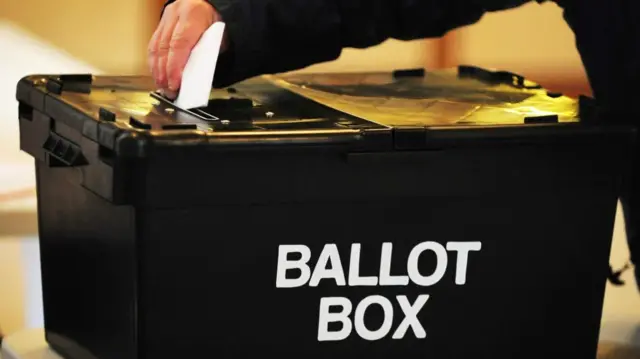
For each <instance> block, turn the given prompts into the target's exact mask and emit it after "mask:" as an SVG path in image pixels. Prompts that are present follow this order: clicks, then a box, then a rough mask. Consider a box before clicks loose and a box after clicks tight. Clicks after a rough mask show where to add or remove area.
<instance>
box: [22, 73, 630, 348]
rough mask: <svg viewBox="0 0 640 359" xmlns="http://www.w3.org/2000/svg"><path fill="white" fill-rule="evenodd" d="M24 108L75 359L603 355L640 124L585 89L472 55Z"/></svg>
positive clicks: (55, 91) (33, 79) (96, 80)
mask: <svg viewBox="0 0 640 359" xmlns="http://www.w3.org/2000/svg"><path fill="white" fill-rule="evenodd" d="M17 98H18V100H19V116H20V130H21V147H22V149H23V150H24V151H26V152H27V153H29V154H30V155H32V156H33V157H34V158H35V166H36V173H37V193H38V213H39V231H40V244H41V247H40V248H41V262H42V280H43V296H44V313H45V327H46V338H47V341H48V342H49V343H50V345H51V346H52V347H53V348H54V349H55V350H57V351H58V352H59V353H60V354H61V355H63V356H64V357H65V358H68V359H85V358H99V359H131V358H145V359H162V358H172V359H173V358H252V357H257V356H260V355H277V356H278V357H279V358H296V359H300V358H316V357H317V358H345V359H346V358H368V359H374V358H406V359H409V358H439V359H447V358H452V359H455V358H493V359H514V358H521V359H522V358H525V359H528V358H531V359H533V358H535V359H540V358H563V359H564V358H595V353H596V346H597V341H598V335H599V326H600V318H601V312H602V303H603V293H604V289H605V284H606V283H605V282H606V278H607V274H608V259H609V252H610V245H611V239H612V233H613V225H614V218H615V212H616V205H617V198H618V196H619V191H620V190H621V183H622V180H623V179H624V178H625V171H626V170H625V167H626V165H627V163H628V161H629V158H630V156H631V144H632V142H633V141H634V135H635V133H634V130H633V129H632V128H629V127H626V126H624V125H617V124H613V122H611V123H609V122H608V120H607V119H606V118H601V117H600V116H598V115H597V112H596V111H590V110H589V109H593V106H591V105H589V103H590V102H588V101H584V102H581V101H577V100H574V99H571V98H568V97H565V96H562V95H560V94H553V93H548V92H546V91H545V90H544V89H542V88H541V87H540V86H538V85H537V84H535V83H532V82H530V81H528V80H526V79H524V78H522V77H520V76H518V75H514V74H510V73H508V72H492V71H490V70H484V69H480V68H474V67H468V66H461V67H460V68H458V69H454V70H443V71H435V72H423V71H398V72H391V73H362V74H334V75H330V74H285V75H280V76H264V77H258V78H254V79H251V80H247V81H244V82H242V83H239V84H237V85H235V86H234V87H231V88H225V89H215V90H213V91H212V93H211V97H210V102H209V105H208V106H206V107H203V108H198V109H192V110H187V109H180V108H176V107H174V105H173V104H172V102H171V101H168V100H167V99H165V98H163V97H162V96H161V95H159V94H157V93H155V92H154V86H153V84H152V82H151V80H150V79H149V78H145V77H109V76H104V77H101V76H90V75H61V76H52V75H47V76H40V75H37V76H30V77H25V78H24V79H22V80H21V81H20V82H19V84H18V86H17ZM581 104H582V105H581Z"/></svg>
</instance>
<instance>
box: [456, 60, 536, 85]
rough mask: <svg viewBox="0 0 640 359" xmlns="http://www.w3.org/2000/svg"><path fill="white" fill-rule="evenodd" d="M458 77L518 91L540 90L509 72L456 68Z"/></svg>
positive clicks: (473, 67) (477, 68)
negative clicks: (513, 88) (510, 87)
mask: <svg viewBox="0 0 640 359" xmlns="http://www.w3.org/2000/svg"><path fill="white" fill-rule="evenodd" d="M458 77H460V78H472V79H476V80H479V81H482V82H488V83H492V84H505V85H510V86H513V87H515V88H519V89H541V88H542V86H540V85H539V84H534V83H528V81H527V80H526V79H525V78H524V76H521V75H518V74H515V73H513V72H509V71H491V70H487V69H483V68H480V67H477V66H469V65H460V66H458Z"/></svg>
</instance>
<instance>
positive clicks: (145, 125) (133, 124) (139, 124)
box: [129, 117, 151, 130]
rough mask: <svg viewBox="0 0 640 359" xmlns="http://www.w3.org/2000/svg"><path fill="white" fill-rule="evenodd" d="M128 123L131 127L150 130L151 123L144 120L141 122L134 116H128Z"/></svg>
mask: <svg viewBox="0 0 640 359" xmlns="http://www.w3.org/2000/svg"><path fill="white" fill-rule="evenodd" d="M129 125H131V127H133V128H138V129H141V130H150V129H151V125H150V124H148V123H145V122H142V121H140V120H138V119H136V118H135V117H130V118H129Z"/></svg>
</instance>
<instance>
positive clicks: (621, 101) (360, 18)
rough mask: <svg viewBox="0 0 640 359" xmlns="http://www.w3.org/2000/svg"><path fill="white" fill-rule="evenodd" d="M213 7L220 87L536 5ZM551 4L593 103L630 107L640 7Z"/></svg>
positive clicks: (315, 0)
mask: <svg viewBox="0 0 640 359" xmlns="http://www.w3.org/2000/svg"><path fill="white" fill-rule="evenodd" d="M171 1H172V0H169V2H171ZM208 1H209V2H210V3H211V4H212V5H213V6H214V7H215V8H216V9H217V10H218V12H219V13H220V14H221V15H222V18H223V19H224V21H225V22H226V23H227V29H228V35H229V39H230V50H229V51H227V52H226V53H225V54H223V55H222V56H221V58H220V59H219V63H218V69H217V71H216V78H215V80H214V85H215V86H216V87H222V86H228V85H231V84H233V83H235V82H238V81H241V80H244V79H247V78H250V77H253V76H257V75H262V74H272V73H280V72H286V71H291V70H297V69H301V68H304V67H307V66H309V65H313V64H316V63H320V62H325V61H331V60H334V59H336V58H337V57H339V55H340V53H341V52H342V49H344V48H348V47H351V48H366V47H370V46H374V45H378V44H380V43H382V42H384V41H385V40H387V39H391V38H393V39H399V40H414V39H423V38H433V37H439V36H442V35H444V34H445V33H446V32H448V31H450V30H453V29H456V28H459V27H462V26H466V25H470V24H473V23H476V22H477V21H478V20H480V18H481V17H482V16H483V15H484V14H485V13H487V12H492V11H500V10H505V9H509V8H514V7H518V6H520V5H523V4H525V3H529V2H530V1H533V0H208ZM535 1H537V2H540V3H542V2H545V1H551V0H535ZM553 1H554V2H556V3H558V5H560V6H561V7H562V8H563V9H564V18H565V20H566V21H567V23H568V24H569V26H570V27H571V29H572V30H573V32H574V34H575V37H576V44H577V48H578V50H579V53H580V55H581V57H582V61H583V63H584V66H585V69H586V72H587V75H588V77H589V81H590V84H591V87H592V90H593V92H594V95H595V97H596V99H598V101H599V102H601V103H603V104H607V105H608V106H611V107H618V108H619V107H620V106H624V105H625V104H628V101H629V99H632V96H635V94H636V93H637V92H640V91H638V90H637V89H635V88H633V86H634V85H635V84H637V83H638V80H640V75H639V74H640V66H639V64H640V53H639V51H640V22H638V21H636V20H635V18H636V17H637V16H638V14H640V1H637V0H588V1H585V0H553ZM389 56H401V54H389Z"/></svg>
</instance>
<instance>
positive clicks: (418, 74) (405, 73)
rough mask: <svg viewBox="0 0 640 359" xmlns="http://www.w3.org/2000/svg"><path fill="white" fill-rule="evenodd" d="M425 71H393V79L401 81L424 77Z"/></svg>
mask: <svg viewBox="0 0 640 359" xmlns="http://www.w3.org/2000/svg"><path fill="white" fill-rule="evenodd" d="M425 75H426V70H425V69H400V70H395V71H393V78H395V79H399V78H404V77H424V76H425Z"/></svg>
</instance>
